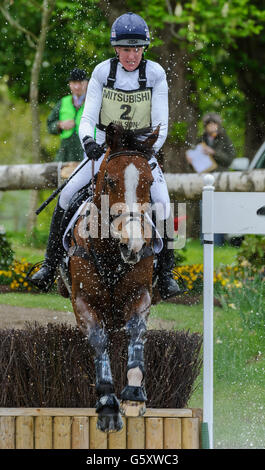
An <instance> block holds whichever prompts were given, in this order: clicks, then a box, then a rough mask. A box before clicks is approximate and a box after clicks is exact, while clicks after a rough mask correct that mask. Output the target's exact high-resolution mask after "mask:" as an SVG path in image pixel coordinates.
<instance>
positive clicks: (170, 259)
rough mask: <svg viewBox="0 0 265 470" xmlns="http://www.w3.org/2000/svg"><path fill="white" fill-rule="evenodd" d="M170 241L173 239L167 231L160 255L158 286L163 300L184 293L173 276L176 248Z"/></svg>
mask: <svg viewBox="0 0 265 470" xmlns="http://www.w3.org/2000/svg"><path fill="white" fill-rule="evenodd" d="M169 242H173V239H172V238H169V237H168V235H167V234H166V231H165V234H164V237H163V249H162V250H161V251H160V253H159V255H158V288H159V292H160V295H161V298H162V299H163V300H165V299H168V298H169V297H173V296H176V295H180V294H182V293H183V290H182V289H181V288H180V286H179V285H178V283H177V281H176V280H175V279H174V278H173V272H172V269H173V268H174V266H175V261H174V250H173V249H171V248H169V247H168V243H169Z"/></svg>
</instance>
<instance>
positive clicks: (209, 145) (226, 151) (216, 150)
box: [186, 113, 235, 246]
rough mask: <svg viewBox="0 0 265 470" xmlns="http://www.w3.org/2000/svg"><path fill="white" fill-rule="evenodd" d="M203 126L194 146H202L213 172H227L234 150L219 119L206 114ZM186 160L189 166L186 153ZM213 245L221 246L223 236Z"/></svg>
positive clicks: (215, 240) (218, 236) (214, 115)
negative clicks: (214, 164)
mask: <svg viewBox="0 0 265 470" xmlns="http://www.w3.org/2000/svg"><path fill="white" fill-rule="evenodd" d="M203 126H204V132H203V134H202V136H200V137H199V138H198V140H197V142H196V144H197V145H199V144H203V152H204V153H206V154H207V155H209V156H210V157H211V158H212V159H213V160H214V162H215V163H216V166H215V168H214V169H215V171H225V170H227V169H228V167H229V166H230V165H231V162H232V160H233V158H234V157H235V148H234V145H233V143H232V142H231V140H230V139H229V137H228V135H227V134H226V132H225V130H224V128H223V126H222V120H221V117H220V116H219V114H216V113H207V114H205V115H204V116H203ZM186 159H187V161H188V162H189V163H190V164H191V160H190V157H189V152H188V151H187V153H186ZM200 216H201V203H200ZM214 243H215V245H217V246H221V245H223V244H224V234H219V233H218V234H215V236H214Z"/></svg>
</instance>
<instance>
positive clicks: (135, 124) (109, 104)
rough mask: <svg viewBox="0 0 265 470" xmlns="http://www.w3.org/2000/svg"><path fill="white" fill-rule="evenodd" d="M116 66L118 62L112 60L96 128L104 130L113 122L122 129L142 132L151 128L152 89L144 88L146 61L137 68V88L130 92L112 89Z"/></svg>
mask: <svg viewBox="0 0 265 470" xmlns="http://www.w3.org/2000/svg"><path fill="white" fill-rule="evenodd" d="M117 64H118V60H117V59H116V58H114V59H112V61H111V68H110V74H109V77H108V81H107V85H106V86H104V87H103V92H102V104H101V110H100V116H99V124H98V125H97V127H98V128H99V129H101V130H105V129H106V127H107V126H108V124H110V122H113V123H115V124H119V125H121V126H122V127H123V128H124V129H131V130H138V131H139V130H140V131H144V130H145V129H148V128H150V127H151V109H152V89H151V88H146V75H145V66H146V61H144V60H143V61H142V62H141V65H140V67H139V85H140V86H139V88H138V89H137V90H130V91H125V90H120V89H117V88H114V83H115V79H116V71H117Z"/></svg>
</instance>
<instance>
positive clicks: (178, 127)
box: [169, 121, 188, 144]
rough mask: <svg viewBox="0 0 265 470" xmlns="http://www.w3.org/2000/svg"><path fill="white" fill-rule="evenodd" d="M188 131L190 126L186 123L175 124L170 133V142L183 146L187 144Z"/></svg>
mask: <svg viewBox="0 0 265 470" xmlns="http://www.w3.org/2000/svg"><path fill="white" fill-rule="evenodd" d="M187 131H188V124H187V122H185V121H182V122H173V124H172V125H171V130H170V132H169V141H170V142H179V143H181V144H183V143H185V141H186V137H187Z"/></svg>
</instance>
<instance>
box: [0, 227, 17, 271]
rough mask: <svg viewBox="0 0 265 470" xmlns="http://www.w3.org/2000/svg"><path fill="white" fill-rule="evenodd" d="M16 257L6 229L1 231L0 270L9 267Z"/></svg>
mask: <svg viewBox="0 0 265 470" xmlns="http://www.w3.org/2000/svg"><path fill="white" fill-rule="evenodd" d="M13 259H14V251H13V250H12V248H11V243H10V242H9V240H8V239H7V237H6V233H5V231H3V230H1V231H0V270H4V269H7V268H8V267H9V266H10V265H11V263H12V262H13Z"/></svg>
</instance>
